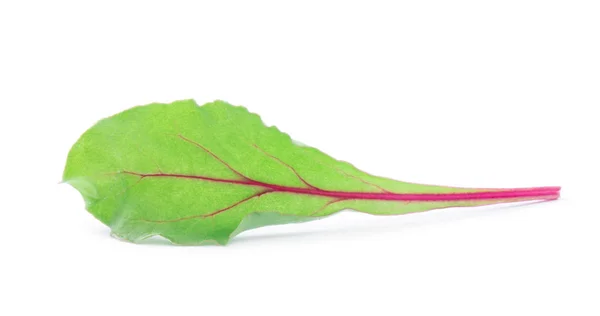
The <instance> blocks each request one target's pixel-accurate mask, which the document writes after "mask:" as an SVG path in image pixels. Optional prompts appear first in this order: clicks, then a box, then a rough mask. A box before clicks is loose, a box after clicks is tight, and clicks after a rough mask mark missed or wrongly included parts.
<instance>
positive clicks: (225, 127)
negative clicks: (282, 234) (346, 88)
mask: <svg viewBox="0 0 600 316" xmlns="http://www.w3.org/2000/svg"><path fill="white" fill-rule="evenodd" d="M63 180H64V182H66V183H69V184H70V185H72V186H73V187H75V188H76V189H77V190H78V191H79V192H80V193H81V195H82V196H83V198H84V200H85V203H86V208H87V210H89V212H90V213H92V214H93V215H94V216H95V217H96V218H97V219H99V220H100V221H101V222H103V223H104V224H106V225H108V226H109V227H110V228H111V229H112V233H113V234H114V235H116V236H118V237H120V238H123V239H126V240H129V241H132V242H137V241H140V240H143V239H145V238H148V237H150V236H155V235H160V236H163V237H164V238H167V239H169V240H170V241H172V242H173V243H177V244H201V243H206V242H217V243H219V244H226V243H227V242H228V241H229V240H230V238H232V237H233V236H235V235H236V234H238V233H240V232H242V231H244V230H248V229H252V228H257V227H261V226H265V225H275V224H284V223H293V222H303V221H308V220H313V219H319V218H322V217H325V216H328V215H330V214H333V213H335V212H338V211H340V210H344V209H353V210H357V211H360V212H365V213H369V214H374V215H392V214H406V213H414V212H421V211H426V210H431V209H438V208H446V207H459V206H460V207H464V206H479V205H487V204H495V203H505V202H516V201H528V200H553V199H557V198H558V197H559V190H560V188H559V187H541V188H525V189H468V188H454V187H445V186H432V185H422V184H414V183H407V182H401V181H395V180H391V179H387V178H383V177H377V176H373V175H370V174H368V173H365V172H362V171H360V170H358V169H356V168H355V167H354V166H352V165H351V164H349V163H346V162H342V161H338V160H335V159H333V158H332V157H330V156H328V155H326V154H324V153H322V152H321V151H319V150H317V149H315V148H312V147H307V146H302V145H298V144H297V143H295V142H294V141H292V139H291V138H290V136H288V135H287V134H284V133H282V132H280V131H279V130H278V129H277V128H276V127H267V126H265V125H264V124H263V122H262V121H261V119H260V117H259V116H258V115H256V114H253V113H250V112H248V110H246V109H245V108H243V107H238V106H232V105H230V104H228V103H226V102H223V101H215V102H212V103H207V104H205V105H203V106H198V105H197V104H196V103H195V102H194V101H193V100H183V101H176V102H173V103H171V104H159V103H154V104H150V105H146V106H138V107H134V108H132V109H129V110H127V111H124V112H122V113H119V114H117V115H114V116H112V117H109V118H106V119H104V120H101V121H100V122H98V123H97V124H96V125H94V126H93V127H92V128H90V129H89V130H87V131H86V132H85V133H84V134H83V135H82V136H81V138H80V139H79V140H78V141H77V143H75V145H74V146H73V148H72V149H71V151H70V152H69V155H68V159H67V164H66V167H65V171H64V177H63Z"/></svg>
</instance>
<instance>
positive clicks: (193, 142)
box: [177, 134, 250, 180]
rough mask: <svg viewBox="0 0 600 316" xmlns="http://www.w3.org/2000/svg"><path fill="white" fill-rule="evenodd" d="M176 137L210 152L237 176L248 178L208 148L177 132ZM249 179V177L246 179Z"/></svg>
mask: <svg viewBox="0 0 600 316" xmlns="http://www.w3.org/2000/svg"><path fill="white" fill-rule="evenodd" d="M177 137H179V138H181V139H183V140H184V141H186V142H188V143H190V144H193V145H194V146H196V147H198V148H201V149H202V150H204V151H205V152H207V153H208V154H210V155H211V156H213V158H215V159H217V160H218V161H219V162H220V163H222V164H223V165H224V166H225V167H227V168H228V169H229V170H231V171H233V172H234V173H235V174H237V175H238V176H240V177H242V178H244V179H248V177H246V176H245V175H243V174H241V173H240V172H239V171H237V170H235V169H234V168H233V167H232V166H230V165H229V164H228V163H226V162H225V161H223V159H221V158H219V156H217V155H215V153H213V152H212V151H210V150H209V149H208V148H206V147H204V146H202V145H200V144H199V143H197V142H195V141H193V140H191V139H189V138H187V137H185V136H183V135H181V134H178V135H177ZM248 180H250V179H248Z"/></svg>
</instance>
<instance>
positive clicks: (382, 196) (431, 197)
mask: <svg viewBox="0 0 600 316" xmlns="http://www.w3.org/2000/svg"><path fill="white" fill-rule="evenodd" d="M122 173H125V174H130V175H135V176H138V177H142V178H150V177H152V178H161V177H164V178H181V179H191V180H203V181H212V182H221V183H229V184H235V185H242V186H253V187H262V188H265V189H269V190H271V191H273V192H284V193H293V194H304V195H313V196H324V197H334V198H346V199H356V200H382V201H413V202H415V201H418V202H437V201H468V200H496V199H516V198H534V197H538V198H540V199H554V198H557V197H558V194H559V192H560V187H537V188H522V189H504V190H497V189H489V191H478V192H457V193H388V192H348V191H330V190H323V189H318V188H297V187H288V186H283V185H277V184H270V183H264V182H260V181H255V180H251V179H246V180H230V179H221V178H211V177H204V176H196V175H187V174H172V173H138V172H132V171H122Z"/></svg>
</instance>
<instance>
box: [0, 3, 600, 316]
mask: <svg viewBox="0 0 600 316" xmlns="http://www.w3.org/2000/svg"><path fill="white" fill-rule="evenodd" d="M0 3H1V4H0V106H1V109H2V112H1V113H0V128H1V133H0V137H1V138H2V140H1V147H0V148H2V149H0V151H1V156H0V159H1V160H2V171H1V177H2V181H1V182H0V183H1V184H0V185H1V186H2V191H1V192H2V193H1V199H0V203H1V204H0V210H1V212H2V213H1V219H0V223H1V224H2V229H1V234H2V238H1V243H2V247H1V250H0V251H1V253H2V254H1V255H0V256H1V257H2V259H1V260H0V265H1V266H2V267H1V269H0V273H1V279H0V290H1V291H2V293H1V297H2V298H1V301H2V302H1V303H0V314H2V315H26V314H28V315H51V314H55V315H192V314H194V315H220V314H231V315H234V314H235V315H260V314H265V315H267V314H268V315H325V314H326V315H354V314H356V315H383V314H390V315H599V314H600V303H599V301H598V299H599V297H600V295H599V294H600V288H599V284H600V276H599V271H598V270H599V268H600V260H599V259H598V250H599V246H598V243H599V242H600V221H599V220H600V215H599V214H600V207H599V206H598V201H597V199H598V195H599V191H600V187H599V185H598V176H600V174H599V173H600V172H599V168H598V163H599V162H600V159H599V158H600V157H599V156H598V153H597V148H598V144H599V142H598V135H600V133H599V128H598V118H599V115H598V113H597V111H596V110H597V109H598V106H599V104H600V90H599V87H600V18H599V17H600V9H599V4H598V2H597V1H547V0H546V1H531V0H515V1H512V0H509V1H462V0H458V1H427V0H424V1H390V2H388V3H384V2H378V1H361V2H352V3H351V2H350V1H340V2H331V1H315V2H310V1H299V2H297V3H294V4H292V3H291V2H286V1H273V2H263V1H246V2H239V3H233V2H228V1H215V2H197V1H193V2H189V3H179V2H175V1H165V3H163V4H155V3H150V2H148V1H142V2H139V3H130V2H126V1H116V2H115V3H109V2H107V1H99V2H97V3H96V4H91V3H90V2H84V1H76V2H72V3H68V2H63V1H40V2H29V1H2V2H0ZM184 98H194V99H196V100H197V101H198V102H199V103H204V102H208V101H212V100H214V99H223V100H227V101H229V102H231V103H233V104H237V105H244V106H246V107H248V108H249V109H250V110H251V111H253V112H257V113H260V114H261V115H262V117H263V118H264V120H265V121H266V122H267V123H268V124H275V125H277V126H278V127H279V128H280V129H282V130H283V131H285V132H287V133H289V134H291V135H292V136H293V137H294V138H295V139H297V140H299V141H301V142H303V143H306V144H309V145H311V146H315V147H317V148H320V149H322V150H324V151H325V152H327V153H329V154H330V155H332V156H334V157H336V158H339V159H343V160H347V161H350V162H352V163H354V164H355V165H356V166H358V167H359V168H361V169H363V170H365V171H367V172H370V173H373V174H376V175H384V176H388V177H392V178H396V179H401V180H405V181H413V182H421V183H430V184H443V185H457V186H470V187H530V186H540V185H561V186H563V198H562V199H561V200H559V201H555V202H548V203H536V204H528V205H523V206H520V207H514V206H497V207H484V208H473V209H448V210H439V211H432V212H427V213H423V214H414V215H406V216H398V217H375V216H369V215H364V214H357V213H343V214H340V215H338V216H334V217H331V218H328V219H325V220H322V221H317V222H312V223H305V224H298V225H287V226H279V227H270V228H263V229H259V230H255V231H250V232H246V233H244V234H242V235H240V236H238V237H237V238H236V239H234V241H233V242H232V243H231V244H230V245H228V246H227V247H177V246H169V245H166V243H164V242H161V241H153V242H151V243H150V244H144V245H135V244H129V243H125V242H121V241H118V240H115V239H113V238H111V237H109V230H108V228H107V227H105V226H103V225H102V224H101V223H100V222H98V221H96V220H95V219H94V218H93V217H92V216H91V215H90V214H88V213H87V212H86V211H85V210H84V204H83V200H82V199H81V197H80V196H79V194H78V193H77V192H76V191H75V190H74V189H72V188H71V187H69V186H67V185H59V184H58V183H59V181H60V180H61V174H62V169H63V167H64V162H65V159H66V155H67V152H68V150H69V148H70V146H71V145H72V144H73V143H74V142H75V141H76V140H77V138H78V137H79V135H80V134H81V133H83V132H84V131H85V130H86V129H87V128H88V127H90V126H91V125H92V124H93V123H94V122H95V121H97V120H98V119H100V118H103V117H106V116H109V115H112V114H114V113H117V112H120V111H122V110H124V109H127V108H129V107H131V106H134V105H140V104H146V103H150V102H154V101H160V102H170V101H173V100H177V99H184Z"/></svg>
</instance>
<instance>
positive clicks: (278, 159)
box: [252, 144, 319, 190]
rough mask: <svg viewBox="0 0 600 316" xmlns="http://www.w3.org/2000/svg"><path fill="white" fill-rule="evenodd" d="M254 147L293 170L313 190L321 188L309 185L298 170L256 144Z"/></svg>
mask: <svg viewBox="0 0 600 316" xmlns="http://www.w3.org/2000/svg"><path fill="white" fill-rule="evenodd" d="M252 146H254V148H256V149H258V150H260V151H261V152H262V153H263V154H265V155H267V156H268V157H269V158H271V159H274V160H277V161H278V162H279V163H280V164H282V165H284V166H286V167H287V168H288V169H290V170H292V172H294V174H295V175H296V177H297V178H298V179H299V180H300V181H302V183H304V184H305V185H306V186H307V187H309V188H313V189H316V190H318V189H319V188H317V187H315V186H313V185H312V184H310V183H308V182H307V181H306V180H304V178H302V176H301V175H300V174H298V172H297V171H296V169H294V167H292V166H290V165H288V164H287V163H285V162H284V161H282V160H281V159H279V158H277V157H275V156H273V155H271V154H269V153H268V152H266V151H264V150H263V149H262V148H260V147H258V146H257V145H256V144H252Z"/></svg>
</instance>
